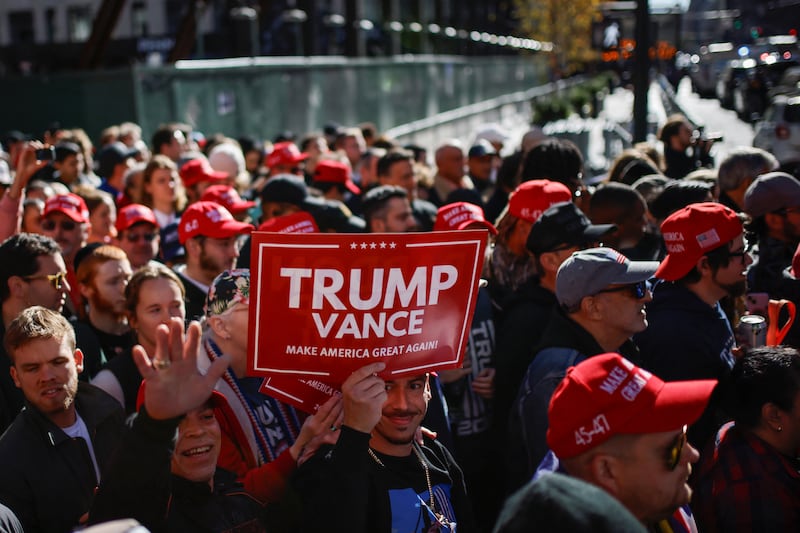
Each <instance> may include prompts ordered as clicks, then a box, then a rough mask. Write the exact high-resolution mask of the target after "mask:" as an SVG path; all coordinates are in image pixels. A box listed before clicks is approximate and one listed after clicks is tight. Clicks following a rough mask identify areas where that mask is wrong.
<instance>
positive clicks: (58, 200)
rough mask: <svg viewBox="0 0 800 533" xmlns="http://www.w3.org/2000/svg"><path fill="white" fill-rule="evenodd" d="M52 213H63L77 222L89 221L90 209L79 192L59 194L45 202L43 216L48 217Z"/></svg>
mask: <svg viewBox="0 0 800 533" xmlns="http://www.w3.org/2000/svg"><path fill="white" fill-rule="evenodd" d="M50 213H63V214H65V215H67V216H68V217H69V218H71V219H72V220H74V221H75V222H79V223H83V222H89V209H88V208H87V207H86V202H84V201H83V198H81V197H80V196H78V195H77V194H73V193H67V194H57V195H55V196H52V197H50V199H48V200H47V202H46V203H45V204H44V213H42V217H45V218H46V217H47V216H48V215H49V214H50Z"/></svg>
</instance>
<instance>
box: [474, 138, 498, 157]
mask: <svg viewBox="0 0 800 533" xmlns="http://www.w3.org/2000/svg"><path fill="white" fill-rule="evenodd" d="M485 155H497V150H495V149H494V146H492V143H490V142H489V141H487V140H486V139H478V140H477V141H475V144H473V145H472V146H471V147H470V149H469V152H467V157H483V156H485Z"/></svg>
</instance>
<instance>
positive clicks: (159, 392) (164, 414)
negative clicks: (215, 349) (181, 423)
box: [133, 317, 230, 420]
mask: <svg viewBox="0 0 800 533" xmlns="http://www.w3.org/2000/svg"><path fill="white" fill-rule="evenodd" d="M200 333H201V330H200V324H199V323H197V322H194V321H193V322H192V323H191V324H189V328H188V330H187V332H186V334H184V331H183V320H181V319H180V318H177V317H173V318H171V319H170V322H169V324H168V325H165V324H161V325H159V326H158V328H157V329H156V353H155V354H153V356H152V357H150V356H149V355H148V354H147V352H146V351H145V349H144V348H143V347H142V346H141V345H137V346H134V348H133V360H134V362H135V363H136V367H137V368H138V369H139V372H141V374H142V378H144V380H145V382H146V387H145V393H144V405H145V407H147V413H148V414H149V415H150V416H151V417H152V418H155V419H158V420H164V419H168V418H174V417H177V416H181V415H183V414H185V413H187V412H189V411H191V410H192V409H194V408H196V407H198V406H200V405H202V404H203V402H205V401H206V400H207V399H208V397H209V396H211V391H212V390H213V389H214V384H215V383H216V382H217V380H218V379H219V378H220V376H222V374H224V373H225V370H226V369H227V368H228V365H229V364H230V356H228V355H223V356H222V357H220V358H218V359H217V360H216V361H214V362H213V363H212V364H211V366H210V367H209V369H208V372H207V373H206V374H205V375H203V374H201V373H200V371H199V370H198V369H197V358H198V356H199V353H200V348H201V346H200Z"/></svg>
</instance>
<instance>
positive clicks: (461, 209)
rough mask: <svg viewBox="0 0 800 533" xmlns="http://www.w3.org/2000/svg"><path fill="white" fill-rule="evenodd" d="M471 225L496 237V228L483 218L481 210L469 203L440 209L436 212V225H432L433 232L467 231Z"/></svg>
mask: <svg viewBox="0 0 800 533" xmlns="http://www.w3.org/2000/svg"><path fill="white" fill-rule="evenodd" d="M473 224H476V225H478V226H483V227H484V228H486V229H488V230H489V233H491V234H492V235H497V228H495V227H494V224H492V223H491V222H488V221H487V220H486V218H484V216H483V209H481V208H480V206H477V205H475V204H471V203H469V202H455V203H452V204H447V205H443V206H442V207H440V208H439V211H437V212H436V223H435V224H434V225H433V230H434V231H448V230H450V231H453V230H461V229H467V228H469V227H470V226H472V225H473Z"/></svg>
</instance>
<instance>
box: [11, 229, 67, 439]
mask: <svg viewBox="0 0 800 533" xmlns="http://www.w3.org/2000/svg"><path fill="white" fill-rule="evenodd" d="M0 257H2V261H0V305H1V306H2V313H3V320H2V321H0V338H3V337H4V336H5V331H6V328H8V325H9V324H11V322H12V321H13V320H14V319H15V318H16V317H17V316H18V315H19V314H20V313H21V312H22V311H24V310H25V309H26V308H28V307H31V306H33V305H39V306H42V307H46V308H47V309H51V310H53V311H56V312H61V311H62V310H63V308H64V302H66V300H67V293H68V292H69V290H70V285H69V283H68V282H67V280H66V273H67V267H66V265H65V264H64V259H63V258H62V257H61V254H60V253H59V247H58V244H57V243H56V242H55V241H54V240H53V239H51V238H49V237H45V236H44V235H38V234H34V233H17V234H16V235H13V236H11V237H9V238H8V239H6V240H5V241H3V243H2V244H0ZM10 368H11V360H10V359H9V357H8V354H7V353H6V351H5V348H4V347H3V346H2V345H0V433H2V432H3V431H4V430H5V428H6V427H8V425H9V424H10V423H11V421H12V420H14V418H15V417H16V416H17V413H19V411H20V409H22V404H23V397H22V392H21V391H20V390H19V389H18V388H17V387H16V386H15V385H14V382H13V381H12V380H11V375H10V373H9V369H10Z"/></svg>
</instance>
